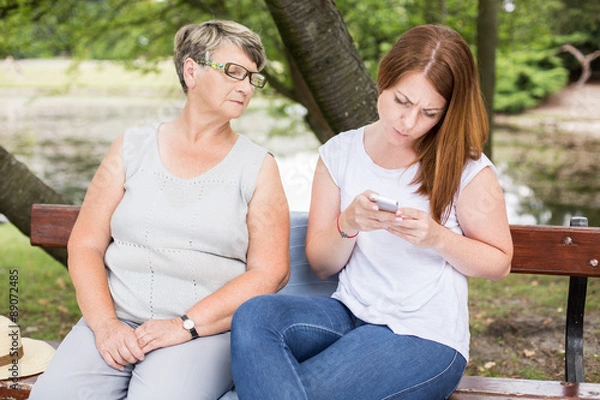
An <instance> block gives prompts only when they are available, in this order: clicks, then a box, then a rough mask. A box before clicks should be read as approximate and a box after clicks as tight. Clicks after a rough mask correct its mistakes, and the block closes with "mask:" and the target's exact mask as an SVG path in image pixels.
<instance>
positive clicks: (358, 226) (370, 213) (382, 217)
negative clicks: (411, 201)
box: [338, 190, 397, 234]
mask: <svg viewBox="0 0 600 400" xmlns="http://www.w3.org/2000/svg"><path fill="white" fill-rule="evenodd" d="M371 194H376V193H375V192H373V191H371V190H367V191H365V192H363V193H360V194H359V195H357V196H356V197H355V198H354V200H352V203H350V204H349V205H348V207H347V208H346V209H345V210H344V211H342V213H341V214H340V216H339V220H338V223H339V224H340V228H341V229H342V230H343V231H344V232H346V233H349V234H350V233H354V232H357V231H374V230H377V229H387V228H389V227H390V224H391V223H392V222H393V221H394V220H395V219H396V217H397V215H395V214H394V213H391V212H389V211H380V210H379V208H378V207H377V204H376V203H374V202H373V201H371V200H370V199H369V196H370V195H371ZM344 228H345V229H347V230H344Z"/></svg>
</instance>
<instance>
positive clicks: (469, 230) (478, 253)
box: [389, 168, 513, 280]
mask: <svg viewBox="0 0 600 400" xmlns="http://www.w3.org/2000/svg"><path fill="white" fill-rule="evenodd" d="M456 212H457V218H458V222H459V224H460V226H461V228H462V230H463V235H460V234H457V233H455V232H452V231H450V230H449V229H447V228H446V227H444V226H441V225H439V224H437V223H436V222H434V221H433V220H432V219H431V217H430V216H429V214H427V213H425V212H423V211H420V210H415V209H410V208H402V209H400V211H399V212H398V213H397V215H399V216H400V217H401V219H400V220H397V221H393V222H391V223H390V227H389V231H390V232H392V233H394V234H396V235H398V236H400V237H402V238H404V239H406V240H408V241H409V242H411V243H413V244H414V245H415V246H418V247H428V248H431V249H433V250H435V251H436V252H437V253H438V254H440V255H441V256H442V257H444V259H446V261H448V263H450V264H451V265H452V266H453V267H454V268H456V269H457V270H458V271H460V272H461V273H463V274H464V275H467V276H472V277H477V278H488V279H491V280H500V279H502V278H504V277H505V276H506V275H508V273H509V272H510V263H511V260H512V255H513V245H512V238H511V235H510V228H509V225H508V218H507V215H506V205H505V203H504V195H503V193H502V188H501V187H500V184H499V183H498V180H497V179H496V176H495V175H494V173H493V172H492V170H491V169H490V168H485V169H483V170H482V171H481V172H479V173H478V174H477V175H476V176H475V177H474V178H473V180H471V182H469V183H468V184H467V185H466V186H465V188H464V189H463V190H462V192H461V193H460V195H459V198H458V201H457V203H456Z"/></svg>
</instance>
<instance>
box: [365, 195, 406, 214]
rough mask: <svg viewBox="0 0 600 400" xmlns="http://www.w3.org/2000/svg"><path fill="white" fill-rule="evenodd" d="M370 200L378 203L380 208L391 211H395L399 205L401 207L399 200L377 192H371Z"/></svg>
mask: <svg viewBox="0 0 600 400" xmlns="http://www.w3.org/2000/svg"><path fill="white" fill-rule="evenodd" d="M369 200H371V201H373V202H375V203H377V207H379V209H380V210H384V211H390V212H393V213H395V212H396V209H398V207H400V202H399V201H396V200H392V199H388V198H386V197H383V196H379V195H377V194H371V195H370V196H369Z"/></svg>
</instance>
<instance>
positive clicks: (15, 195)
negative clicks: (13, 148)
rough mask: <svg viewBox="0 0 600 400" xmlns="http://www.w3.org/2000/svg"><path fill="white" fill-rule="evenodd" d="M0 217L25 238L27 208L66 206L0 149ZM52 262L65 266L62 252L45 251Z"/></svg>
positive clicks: (28, 220) (26, 231) (26, 169)
mask: <svg viewBox="0 0 600 400" xmlns="http://www.w3.org/2000/svg"><path fill="white" fill-rule="evenodd" d="M0 177H2V178H1V179H0V213H2V214H4V215H5V216H6V217H7V218H8V219H9V220H10V222H11V223H12V224H13V225H15V226H16V227H17V228H18V229H19V230H20V231H21V232H23V234H25V235H27V236H29V232H30V222H31V205H32V204H34V203H55V204H67V203H68V202H67V201H66V200H65V199H64V198H63V197H62V196H61V195H60V194H58V193H57V192H55V191H54V190H53V189H52V188H50V187H48V186H47V185H46V184H45V183H44V182H42V181H41V180H40V179H39V178H37V177H36V176H35V175H34V174H33V173H31V171H29V169H28V168H27V166H26V165H25V164H23V163H22V162H20V161H18V160H17V159H16V158H14V157H13V156H12V155H11V154H10V153H9V152H7V151H6V150H5V149H4V148H3V147H1V146H0ZM46 251H47V252H48V253H49V254H50V255H51V256H52V257H54V258H55V259H57V260H58V261H60V262H61V263H63V264H64V265H66V260H67V253H66V251H65V250H64V249H46Z"/></svg>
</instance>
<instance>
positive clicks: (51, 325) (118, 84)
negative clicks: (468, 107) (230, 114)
mask: <svg viewBox="0 0 600 400" xmlns="http://www.w3.org/2000/svg"><path fill="white" fill-rule="evenodd" d="M191 3H192V2H185V1H183V2H171V1H168V0H164V1H136V2H118V1H80V2H74V1H58V2H52V3H50V2H45V1H32V2H30V8H21V9H13V10H10V9H8V8H7V6H0V15H1V16H2V17H3V19H2V22H1V23H0V27H2V30H3V31H1V32H0V33H2V38H1V39H0V57H2V59H3V60H4V61H2V62H0V64H1V67H2V69H0V146H1V147H3V148H4V149H6V150H7V151H9V152H10V153H11V154H12V155H14V156H15V157H16V159H18V160H19V161H20V162H23V163H24V164H25V165H27V167H28V168H29V169H30V170H31V171H32V172H33V173H34V174H35V175H36V176H38V177H39V178H41V179H42V180H43V181H44V182H45V183H46V184H47V185H48V186H50V187H51V188H52V189H54V190H55V191H57V192H59V193H60V194H62V195H63V196H65V198H66V199H67V200H68V201H69V202H73V203H79V202H80V201H81V199H82V197H83V194H84V192H85V189H86V187H87V184H88V183H89V181H90V179H91V176H92V174H93V172H94V171H95V169H96V167H97V166H98V164H99V162H100V160H101V158H102V156H103V155H104V153H105V151H106V150H107V149H108V145H109V144H110V143H111V141H112V140H114V138H116V137H117V136H118V135H120V134H121V133H122V132H123V131H124V130H125V129H127V128H128V127H131V126H134V125H140V124H144V123H149V122H156V121H160V120H166V119H169V118H172V117H173V116H174V115H176V114H177V112H178V110H179V109H180V107H181V106H182V104H183V102H184V98H183V95H182V93H181V90H180V88H179V84H178V82H177V78H176V75H175V72H174V68H173V65H172V62H171V61H170V60H169V59H168V57H169V56H170V54H171V53H172V43H171V42H172V36H173V34H174V29H176V27H178V26H177V25H178V24H182V23H183V22H192V21H201V20H205V19H207V18H209V17H214V16H218V17H226V18H233V19H236V20H238V21H240V22H243V23H245V24H247V25H248V26H250V27H252V28H253V29H255V30H256V31H258V32H260V33H261V36H263V40H264V41H265V45H266V47H267V49H268V50H269V53H270V54H269V58H270V60H271V64H270V66H269V69H268V71H269V75H270V82H269V83H270V84H271V85H269V86H268V87H267V89H266V90H263V91H259V92H257V94H256V95H255V97H254V99H253V100H252V102H251V105H250V107H249V109H248V111H247V112H246V113H245V114H244V115H243V116H242V117H241V118H240V119H239V120H237V121H235V125H234V127H235V129H236V130H237V131H238V132H239V133H242V134H245V135H248V136H249V137H251V138H252V139H253V140H255V141H257V142H258V143H260V144H263V145H265V146H266V147H268V148H269V149H270V150H271V151H272V152H273V153H274V154H275V156H276V158H277V160H278V163H279V165H280V169H281V174H282V179H283V181H284V186H285V190H286V194H287V196H288V199H289V202H290V208H291V209H292V210H307V209H308V206H309V196H310V184H311V180H312V172H313V170H314V165H315V164H316V160H317V148H318V146H319V145H320V143H321V141H320V140H319V139H318V138H317V135H315V133H314V131H313V130H312V129H311V125H310V123H307V122H306V121H307V108H306V107H304V106H302V105H301V104H300V103H299V102H298V101H294V100H293V97H294V96H289V95H288V96H286V94H289V93H286V92H285V90H284V89H285V88H286V87H287V88H289V87H293V86H294V84H295V83H297V82H293V81H290V79H289V77H288V76H287V75H289V74H290V72H289V71H290V70H289V67H286V56H284V55H282V54H281V53H282V51H283V50H282V48H283V47H284V46H283V45H282V44H281V43H280V42H278V41H277V35H278V34H277V31H276V30H275V29H274V26H273V25H272V24H273V22H272V21H271V20H270V19H269V18H270V16H269V13H268V11H267V8H266V6H265V5H264V4H262V3H260V2H250V1H243V0H239V1H223V2H220V3H217V2H211V1H204V2H203V1H201V2H194V3H196V4H195V6H192V5H191ZM306 3H307V7H308V6H309V3H311V2H306ZM480 3H485V2H477V1H465V2H459V1H451V0H447V1H438V2H434V6H431V2H424V1H405V2H402V1H394V2H392V1H384V0H379V1H374V0H373V1H366V0H364V1H360V2H359V1H350V0H345V1H336V3H335V5H336V6H337V8H338V9H339V12H340V15H341V17H342V19H343V22H344V24H345V25H346V26H347V27H348V31H349V33H350V36H351V37H352V38H353V40H354V43H355V45H356V47H357V49H358V52H359V53H360V55H361V57H362V58H363V60H364V65H365V66H366V68H367V70H368V72H369V73H370V74H371V76H372V77H373V78H374V76H375V71H376V66H377V61H378V59H379V58H380V56H381V55H382V54H383V53H384V52H385V51H386V50H387V49H388V48H389V46H390V45H391V43H393V42H394V41H395V40H396V38H397V37H398V36H399V35H400V34H401V33H402V32H403V31H405V30H406V29H408V28H409V27H410V26H413V25H416V24H419V23H424V22H443V23H446V24H448V25H450V26H451V27H453V28H454V29H456V30H458V31H459V32H461V34H463V35H464V36H465V38H467V40H468V41H469V42H470V43H471V44H473V45H475V42H476V39H475V37H476V36H477V26H476V20H477V18H478V7H480V6H481V4H480ZM492 3H494V4H495V5H496V7H497V10H496V11H497V13H498V15H497V23H498V25H497V33H498V37H497V42H498V43H497V51H496V56H497V58H496V68H497V70H496V85H495V87H496V90H495V102H494V105H495V110H496V114H495V115H494V132H493V140H492V149H493V157H492V158H493V160H494V162H495V163H496V165H497V166H498V169H499V172H500V179H501V183H502V187H503V189H504V191H505V196H506V200H507V207H508V212H509V219H510V222H511V223H518V224H551V225H565V224H568V220H569V218H570V217H571V216H572V215H585V216H587V217H588V218H589V221H590V226H600V168H599V166H598V162H597V154H599V150H600V82H599V80H598V78H597V75H596V74H592V75H591V77H590V78H589V79H588V80H587V81H586V82H585V83H583V84H576V82H577V79H578V78H579V77H580V76H581V74H582V70H581V64H580V63H579V62H578V61H577V60H576V59H575V57H574V56H573V55H572V54H571V53H568V52H565V51H563V50H562V48H561V46H562V45H564V44H565V43H571V44H573V45H574V46H576V47H577V48H578V49H579V50H580V51H581V52H582V53H583V54H591V53H592V52H593V51H595V50H597V49H598V48H599V47H600V34H599V32H600V27H599V24H600V10H599V8H600V6H598V5H597V4H596V3H595V2H591V1H590V2H585V1H583V2H581V1H537V0H530V1H527V2H524V1H523V2H521V1H517V0H514V1H495V2H492ZM6 4H9V5H10V4H11V2H8V3H6ZM22 4H27V2H24V3H22ZM51 4H52V6H50V5H51ZM35 5H37V7H34V6H35ZM3 7H4V8H3ZM21 7H22V6H21ZM177 7H179V9H178V11H177ZM432 10H433V11H432ZM534 11H535V12H534ZM567 16H568V17H569V18H567ZM574 19H575V20H576V21H577V23H575V22H574ZM569 21H570V23H569ZM282 46H283V47H282ZM474 51H476V48H475V47H474ZM597 64H598V62H592V63H591V66H592V71H593V70H594V67H595V68H596V69H598V67H597ZM282 92H283V93H282ZM341 100H343V99H341ZM340 103H342V106H343V103H344V102H343V101H341V102H340ZM0 180H2V176H0ZM0 212H2V210H0ZM14 269H18V270H19V288H20V322H21V325H22V329H23V331H24V333H25V334H26V335H27V336H30V337H37V338H44V339H58V340H59V339H61V338H62V337H63V336H64V335H65V334H66V333H67V332H68V330H69V329H70V327H71V325H72V324H73V323H74V322H75V321H76V320H77V319H78V318H79V316H80V313H79V310H78V308H77V305H76V302H75V298H74V291H73V287H72V284H71V281H70V278H69V276H68V273H67V272H66V270H65V268H64V266H62V264H60V263H58V262H56V261H55V260H53V259H52V258H51V257H49V256H48V255H46V254H45V253H44V252H43V251H42V250H40V249H34V248H31V247H30V246H29V245H28V238H27V237H26V236H24V235H23V234H22V233H21V232H19V230H18V229H16V228H15V227H14V226H13V225H12V224H10V223H5V224H3V225H0V279H2V282H3V283H2V284H4V285H7V287H8V282H9V271H10V270H14ZM566 286H567V282H566V281H565V278H560V277H537V276H510V277H509V278H507V279H505V280H503V281H501V282H497V283H493V282H487V281H484V280H471V281H470V291H471V294H470V299H471V300H470V301H471V304H470V309H471V313H472V321H471V328H472V334H473V341H472V359H471V361H470V364H469V368H468V373H470V374H477V375H489V376H519V377H524V378H538V379H540V378H541V379H562V375H561V374H562V371H563V364H562V358H561V357H562V355H563V354H564V343H563V342H562V341H563V335H562V329H563V328H562V326H564V321H563V320H562V318H563V315H564V308H565V307H566V296H565V292H566ZM0 291H2V290H1V289H0ZM599 291H600V287H599V286H598V284H597V283H596V282H590V287H589V289H588V298H589V300H588V305H587V311H586V342H585V352H586V353H585V354H586V361H585V363H586V366H587V368H588V369H587V370H586V379H587V380H588V381H595V382H600V339H599V337H600V335H599V333H600V298H598V296H599V294H598V292H599ZM7 304H8V301H6V302H2V303H0V313H2V314H3V315H7V313H8V309H7Z"/></svg>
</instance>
